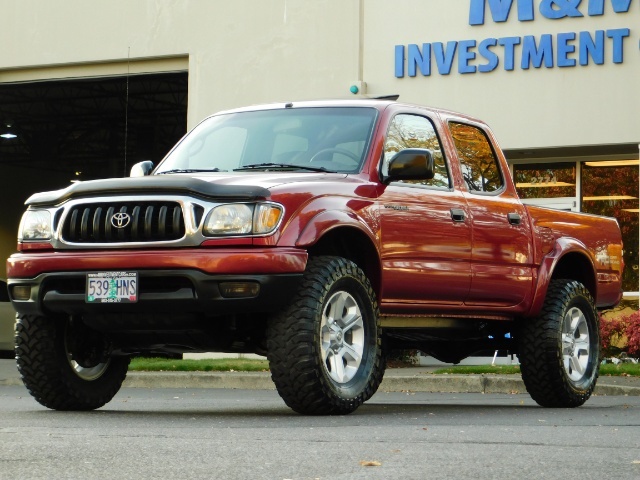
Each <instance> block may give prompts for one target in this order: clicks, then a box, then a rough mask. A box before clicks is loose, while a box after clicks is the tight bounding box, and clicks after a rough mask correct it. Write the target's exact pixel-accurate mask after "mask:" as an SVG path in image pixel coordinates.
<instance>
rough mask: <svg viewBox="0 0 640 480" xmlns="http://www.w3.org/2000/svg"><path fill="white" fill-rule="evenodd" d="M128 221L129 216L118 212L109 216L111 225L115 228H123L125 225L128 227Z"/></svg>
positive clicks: (129, 219)
mask: <svg viewBox="0 0 640 480" xmlns="http://www.w3.org/2000/svg"><path fill="white" fill-rule="evenodd" d="M130 221H131V215H129V214H128V213H124V212H118V213H114V214H113V215H112V216H111V225H113V226H114V227H116V228H124V227H126V226H127V225H129V222H130Z"/></svg>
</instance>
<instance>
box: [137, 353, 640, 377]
mask: <svg viewBox="0 0 640 480" xmlns="http://www.w3.org/2000/svg"><path fill="white" fill-rule="evenodd" d="M407 368H410V366H409V367H407ZM129 371H134V372H268V371H269V362H268V361H266V360H255V359H249V358H216V359H203V360H172V359H167V358H142V357H137V358H134V359H132V360H131V364H130V365H129ZM433 373H435V374H440V375H445V374H458V375H479V374H496V375H518V374H520V367H519V366H518V365H496V366H491V365H453V366H451V367H446V368H440V369H438V370H436V371H434V372H433ZM600 375H613V376H631V377H640V364H634V363H621V364H619V365H613V364H611V363H607V364H605V365H600Z"/></svg>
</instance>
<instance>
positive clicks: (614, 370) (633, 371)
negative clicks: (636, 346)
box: [600, 363, 640, 377]
mask: <svg viewBox="0 0 640 480" xmlns="http://www.w3.org/2000/svg"><path fill="white" fill-rule="evenodd" d="M600 375H617V376H629V377H640V364H637V363H620V364H618V365H614V364H613V363H605V364H604V365H600Z"/></svg>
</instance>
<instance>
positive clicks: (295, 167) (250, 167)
mask: <svg viewBox="0 0 640 480" xmlns="http://www.w3.org/2000/svg"><path fill="white" fill-rule="evenodd" d="M272 167H276V168H290V169H293V170H308V171H310V172H323V173H336V172H334V171H332V170H327V169H326V168H324V167H307V166H304V165H292V164H290V163H254V164H253V165H246V166H244V167H240V168H234V169H233V171H234V172H242V171H243V170H256V169H260V168H272Z"/></svg>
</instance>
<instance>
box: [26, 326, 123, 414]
mask: <svg viewBox="0 0 640 480" xmlns="http://www.w3.org/2000/svg"><path fill="white" fill-rule="evenodd" d="M68 326H69V321H68V320H67V319H65V318H50V317H43V316H36V315H19V316H18V321H17V323H16V336H15V340H16V360H17V363H18V371H19V372H20V375H21V377H22V381H23V383H24V385H25V386H26V387H27V390H29V393H31V395H32V396H33V397H34V398H35V399H36V400H37V401H38V402H39V403H40V404H42V405H44V406H45V407H48V408H51V409H54V410H93V409H96V408H100V407H102V406H103V405H105V404H106V403H107V402H109V401H110V400H111V399H112V398H113V397H114V395H115V394H116V393H117V392H118V391H119V390H120V387H121V386H122V382H123V381H124V379H125V377H126V374H127V369H128V366H129V358H126V357H111V358H109V359H108V360H107V361H105V362H103V363H100V364H98V365H96V366H95V367H94V368H91V369H89V368H87V369H83V368H81V367H79V366H78V365H77V363H74V362H72V361H71V360H70V357H69V355H68V354H69V352H68V351H67V345H68V343H67V341H66V339H65V335H66V334H67V332H68ZM74 366H75V367H76V369H75V370H74Z"/></svg>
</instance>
